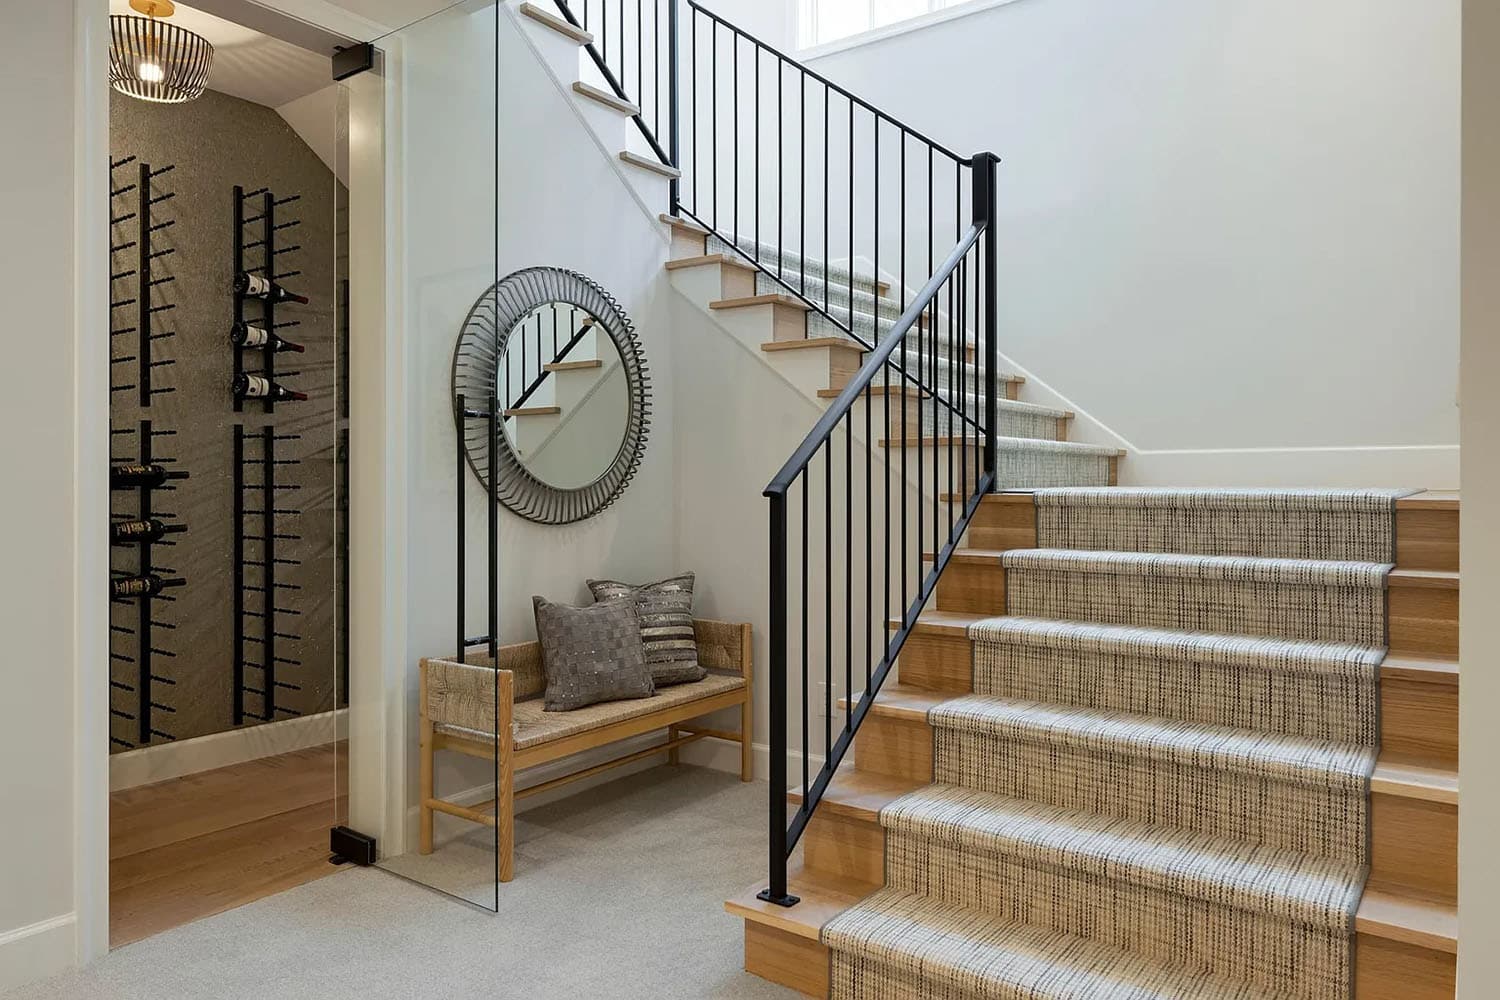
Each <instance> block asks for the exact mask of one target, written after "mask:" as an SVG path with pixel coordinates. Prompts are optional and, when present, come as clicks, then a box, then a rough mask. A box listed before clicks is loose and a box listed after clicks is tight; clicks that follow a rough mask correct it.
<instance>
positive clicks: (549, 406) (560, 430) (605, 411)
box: [496, 301, 630, 490]
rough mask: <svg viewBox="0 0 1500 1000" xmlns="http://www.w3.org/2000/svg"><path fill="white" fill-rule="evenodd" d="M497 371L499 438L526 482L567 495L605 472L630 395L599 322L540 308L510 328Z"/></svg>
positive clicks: (570, 310)
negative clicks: (501, 411) (501, 402)
mask: <svg viewBox="0 0 1500 1000" xmlns="http://www.w3.org/2000/svg"><path fill="white" fill-rule="evenodd" d="M496 364H497V368H498V371H497V372H496V384H497V385H499V386H501V387H503V392H504V398H505V435H506V438H507V439H508V440H509V442H510V446H511V448H512V449H513V450H514V452H515V455H516V458H517V459H518V460H519V461H520V463H521V464H522V465H523V466H524V467H525V468H526V470H527V471H528V472H529V473H531V475H533V476H535V477H536V478H537V479H538V480H540V481H541V482H543V483H546V484H547V485H548V486H551V487H554V488H556V489H563V490H571V489H579V488H581V487H584V486H587V485H589V484H590V483H593V482H596V481H597V480H598V479H599V478H600V477H602V476H603V475H604V474H605V473H606V472H608V471H609V469H610V467H611V466H612V465H613V464H614V461H615V459H616V457H617V456H618V455H619V453H620V448H621V446H622V444H623V442H624V440H625V431H626V427H627V425H628V423H629V420H630V395H629V387H628V385H627V383H626V378H625V366H624V364H623V361H622V359H621V357H620V352H619V349H618V348H617V347H616V346H615V343H614V341H613V340H611V339H610V337H609V336H608V334H607V333H606V332H605V330H604V328H603V327H602V326H601V325H600V320H599V319H598V317H596V316H594V315H592V314H591V313H589V312H588V311H587V310H585V309H583V308H581V307H579V306H576V305H573V304H571V303H568V302H562V301H553V302H545V303H543V304H541V305H540V306H537V307H536V308H534V309H532V310H531V312H529V313H528V314H527V315H526V316H525V317H523V318H522V319H521V321H520V322H519V323H517V324H516V325H515V326H514V327H513V328H512V329H511V331H510V335H509V336H508V337H507V338H506V339H505V352H504V354H503V356H501V357H500V358H499V360H498V361H497V363H496Z"/></svg>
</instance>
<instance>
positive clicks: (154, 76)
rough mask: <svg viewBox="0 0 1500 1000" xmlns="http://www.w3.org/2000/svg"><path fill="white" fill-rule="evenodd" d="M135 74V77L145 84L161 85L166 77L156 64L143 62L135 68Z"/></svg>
mask: <svg viewBox="0 0 1500 1000" xmlns="http://www.w3.org/2000/svg"><path fill="white" fill-rule="evenodd" d="M135 72H136V76H138V77H140V78H141V79H142V80H144V81H145V82H147V83H161V82H162V81H163V80H165V79H166V77H167V74H166V73H164V72H162V68H161V67H160V66H158V65H156V63H149V62H143V63H141V64H140V65H139V66H137V67H136V69H135Z"/></svg>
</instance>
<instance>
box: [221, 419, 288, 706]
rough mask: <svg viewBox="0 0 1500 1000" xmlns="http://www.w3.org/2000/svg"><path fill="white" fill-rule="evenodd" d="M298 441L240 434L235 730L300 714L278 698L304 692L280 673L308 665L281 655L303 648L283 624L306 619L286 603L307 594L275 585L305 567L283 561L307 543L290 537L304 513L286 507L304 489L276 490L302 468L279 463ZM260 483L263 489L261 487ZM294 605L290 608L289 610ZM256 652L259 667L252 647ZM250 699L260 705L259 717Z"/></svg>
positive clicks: (256, 432) (236, 447)
mask: <svg viewBox="0 0 1500 1000" xmlns="http://www.w3.org/2000/svg"><path fill="white" fill-rule="evenodd" d="M300 438H301V435H299V434H278V433H276V430H275V428H273V427H261V428H259V429H247V428H245V427H243V426H241V425H239V424H236V425H235V426H234V443H233V449H232V452H231V454H232V456H233V461H234V567H235V581H234V622H235V626H234V628H235V633H234V724H235V725H236V726H238V725H243V724H244V722H245V720H246V719H251V720H256V721H260V722H270V721H272V720H273V719H277V718H285V717H294V716H298V715H301V714H302V713H301V712H298V711H294V710H293V709H290V708H286V707H285V706H282V705H279V704H277V698H276V695H277V693H278V692H280V691H300V690H302V687H301V685H299V684H294V683H291V682H289V681H286V680H283V679H282V678H281V677H279V676H278V673H279V668H282V667H289V668H293V669H295V668H299V667H301V666H302V662H301V661H300V660H298V659H296V658H294V657H290V656H284V655H282V653H281V652H280V650H281V649H282V648H284V647H283V646H282V645H281V643H283V642H300V641H301V639H302V636H301V635H300V634H299V633H297V632H296V631H293V630H291V627H290V626H287V627H285V630H284V627H283V626H282V625H281V624H280V623H281V622H283V621H285V620H287V619H295V618H296V617H298V616H300V615H301V614H302V612H301V611H299V610H297V609H296V608H291V607H286V606H285V604H284V603H283V602H282V601H281V599H280V598H281V597H283V596H284V595H286V594H289V593H294V592H296V591H298V590H300V589H301V587H300V586H299V585H296V584H292V583H288V582H285V581H283V580H279V579H277V575H278V570H280V569H282V568H283V567H293V566H299V565H301V560H299V559H290V558H287V557H286V556H284V555H280V554H278V549H279V548H280V546H278V544H277V543H278V542H296V541H300V540H301V536H300V535H298V534H296V533H295V532H292V531H288V530H286V529H285V528H284V527H283V522H284V520H285V519H288V518H296V517H299V516H300V515H301V513H302V511H301V510H300V509H298V508H297V506H296V505H294V504H283V502H282V501H281V496H282V495H284V494H286V493H291V492H295V491H296V490H298V489H299V487H298V486H296V485H295V484H291V483H278V479H279V477H278V475H277V470H278V469H279V468H282V467H286V466H297V465H301V464H302V463H301V460H300V459H295V458H290V459H279V458H277V457H276V452H277V448H276V446H277V444H278V443H279V442H283V441H297V440H300ZM257 480H258V481H257ZM247 596H248V599H247ZM285 603H291V602H285ZM252 646H258V647H259V653H258V656H256V658H254V659H250V658H248V657H247V650H248V649H249V647H252ZM246 695H249V696H251V699H252V701H253V702H258V703H259V705H260V711H258V712H254V711H251V710H250V707H249V706H247V704H246Z"/></svg>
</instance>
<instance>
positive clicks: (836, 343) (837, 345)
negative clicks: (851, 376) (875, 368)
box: [760, 337, 863, 354]
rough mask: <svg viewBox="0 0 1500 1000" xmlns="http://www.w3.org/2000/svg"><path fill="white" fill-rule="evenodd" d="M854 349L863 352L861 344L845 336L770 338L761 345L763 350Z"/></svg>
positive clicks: (857, 352) (858, 352)
mask: <svg viewBox="0 0 1500 1000" xmlns="http://www.w3.org/2000/svg"><path fill="white" fill-rule="evenodd" d="M825 347H826V348H829V349H832V350H845V351H853V352H854V353H856V354H861V353H863V351H862V350H861V348H860V346H859V345H858V344H856V343H854V342H853V341H851V340H845V339H844V338H843V337H808V338H806V339H803V340H768V341H766V342H765V343H764V344H761V345H760V349H761V350H762V351H806V350H812V349H815V348H825Z"/></svg>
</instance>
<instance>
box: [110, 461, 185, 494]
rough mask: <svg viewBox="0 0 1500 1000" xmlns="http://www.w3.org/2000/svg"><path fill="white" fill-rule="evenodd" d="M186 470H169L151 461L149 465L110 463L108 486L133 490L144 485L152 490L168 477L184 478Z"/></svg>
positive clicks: (115, 488)
mask: <svg viewBox="0 0 1500 1000" xmlns="http://www.w3.org/2000/svg"><path fill="white" fill-rule="evenodd" d="M187 477H188V474H187V473H186V472H169V471H167V469H166V467H165V466H161V465H157V464H155V463H152V464H150V465H141V464H139V463H137V464H135V465H111V466H110V467H109V488H110V489H112V490H134V489H140V488H142V487H144V488H145V489H148V490H152V489H156V488H157V487H159V486H161V485H163V484H164V483H166V481H167V480H169V479H186V478H187Z"/></svg>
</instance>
